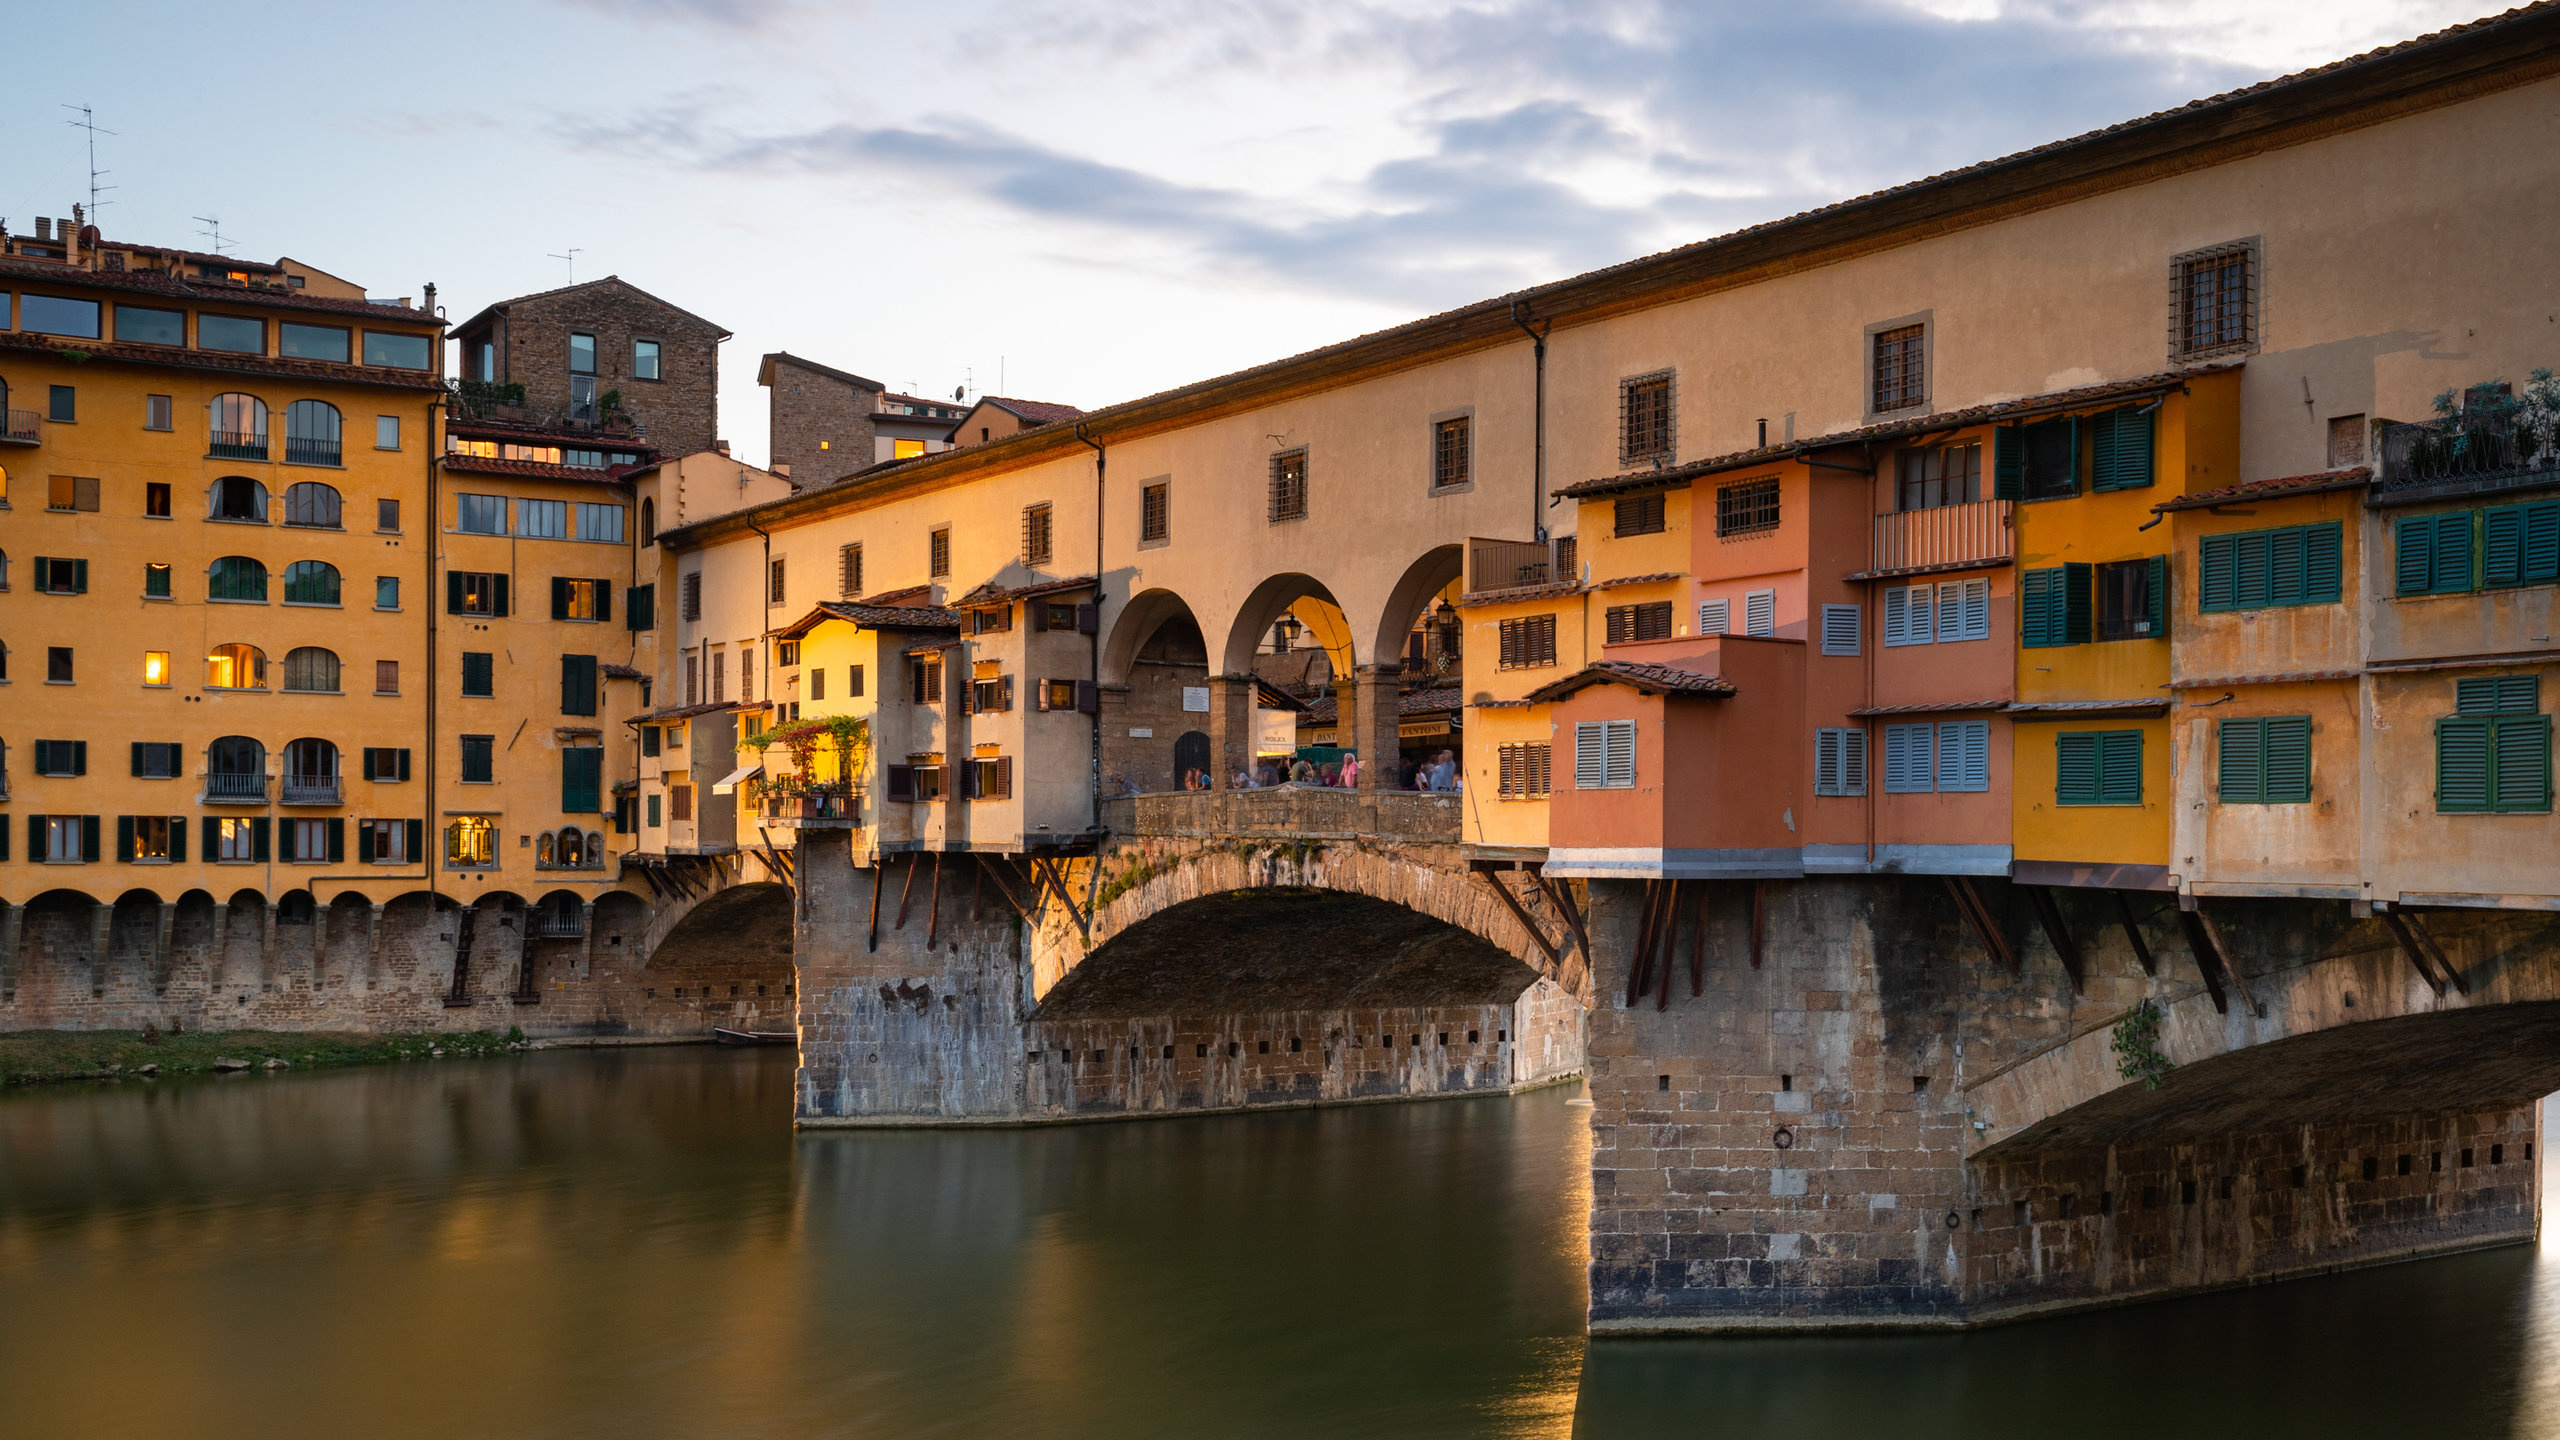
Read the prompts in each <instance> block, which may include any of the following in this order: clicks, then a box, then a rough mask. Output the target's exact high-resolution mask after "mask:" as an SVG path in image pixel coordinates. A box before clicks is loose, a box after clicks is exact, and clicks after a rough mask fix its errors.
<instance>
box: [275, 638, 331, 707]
mask: <svg viewBox="0 0 2560 1440" xmlns="http://www.w3.org/2000/svg"><path fill="white" fill-rule="evenodd" d="M284 688H286V689H287V690H300V691H305V692H308V693H313V694H324V695H334V694H336V693H337V691H338V653H337V652H336V651H334V650H323V649H321V648H320V647H319V646H317V645H297V646H295V647H294V648H293V649H291V650H288V651H286V652H285V657H284Z"/></svg>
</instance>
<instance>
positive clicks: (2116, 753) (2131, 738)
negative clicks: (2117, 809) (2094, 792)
mask: <svg viewBox="0 0 2560 1440" xmlns="http://www.w3.org/2000/svg"><path fill="white" fill-rule="evenodd" d="M2098 741H2099V745H2098V803H2100V804H2102V805H2139V804H2141V803H2142V732H2141V731H2139V730H2116V731H2110V732H2108V733H2106V734H2103V735H2100V736H2099V737H2098Z"/></svg>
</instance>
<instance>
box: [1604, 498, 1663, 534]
mask: <svg viewBox="0 0 2560 1440" xmlns="http://www.w3.org/2000/svg"><path fill="white" fill-rule="evenodd" d="M1663 499H1664V497H1663V496H1661V495H1629V496H1627V497H1626V498H1624V499H1622V500H1620V501H1618V502H1617V505H1616V506H1615V507H1614V508H1615V511H1616V517H1615V518H1616V520H1617V526H1616V529H1617V533H1618V534H1620V535H1659V534H1661V533H1662V527H1663Z"/></svg>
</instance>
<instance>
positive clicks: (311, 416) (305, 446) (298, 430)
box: [284, 400, 341, 465]
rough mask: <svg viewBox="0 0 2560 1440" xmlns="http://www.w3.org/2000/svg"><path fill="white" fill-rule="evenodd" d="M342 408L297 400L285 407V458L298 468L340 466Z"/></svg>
mask: <svg viewBox="0 0 2560 1440" xmlns="http://www.w3.org/2000/svg"><path fill="white" fill-rule="evenodd" d="M340 428H341V427H340V422H339V419H338V407H337V406H335V405H332V404H330V403H329V402H328V401H326V400H296V401H294V402H293V403H292V404H290V405H287V406H286V407H284V458H285V460H286V461H287V463H289V464H294V465H335V464H337V463H338V434H339V430H340Z"/></svg>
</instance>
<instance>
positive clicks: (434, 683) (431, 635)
mask: <svg viewBox="0 0 2560 1440" xmlns="http://www.w3.org/2000/svg"><path fill="white" fill-rule="evenodd" d="M436 361H437V365H438V367H439V368H441V367H442V365H443V361H444V347H443V346H442V345H438V346H437V347H436ZM439 378H441V377H439ZM444 405H445V397H444V394H443V392H442V391H439V392H437V394H436V397H435V398H434V399H432V400H429V401H428V402H427V417H426V418H427V433H426V436H425V438H424V439H422V440H420V441H419V448H421V449H423V450H425V451H426V452H427V513H426V514H425V515H424V516H423V517H421V521H420V523H421V525H422V526H423V529H422V531H421V533H422V534H423V535H424V536H425V538H426V546H425V549H426V552H427V554H426V562H427V593H426V594H424V595H422V596H420V597H418V598H419V599H420V601H421V602H423V603H421V604H420V605H419V606H418V608H419V609H420V610H421V611H423V612H425V619H426V624H427V673H426V676H425V679H426V682H427V706H426V733H425V734H424V736H423V737H421V740H420V744H421V746H422V749H421V751H420V753H422V754H424V755H425V756H426V757H427V767H426V768H427V812H426V814H425V815H424V816H423V817H422V818H423V819H424V820H425V821H426V823H425V824H423V825H421V826H419V827H418V843H419V848H420V849H422V850H424V851H425V852H426V853H424V854H422V855H415V856H412V857H410V858H412V859H414V860H416V861H417V862H418V863H419V864H421V865H422V866H424V867H425V868H426V876H427V919H428V922H429V926H430V931H431V932H432V927H433V922H434V921H435V918H436V874H437V869H436V860H435V852H436V851H438V850H440V849H442V848H444V847H443V846H442V845H440V844H439V843H438V842H439V841H440V840H441V839H442V838H443V834H442V829H443V827H441V826H439V825H437V824H436V820H437V818H438V816H437V813H436V765H437V761H436V696H437V695H438V693H440V692H441V691H442V690H443V688H444V687H443V685H442V684H441V682H440V679H439V672H438V671H437V669H436V636H437V633H438V629H439V622H438V618H437V617H438V616H440V615H441V614H442V613H443V612H442V611H439V610H437V609H436V602H437V601H439V600H442V599H443V598H444V596H443V595H442V594H440V593H438V592H439V588H440V587H438V586H437V584H436V580H437V578H438V577H437V574H436V570H437V566H436V561H437V559H438V558H439V556H440V555H441V554H442V552H443V549H444V544H443V541H444V524H443V520H444V508H443V500H442V494H441V491H442V487H441V485H440V483H439V482H440V481H441V479H442V477H443V475H444V465H443V460H444V456H443V454H442V453H441V451H440V449H439V448H438V446H437V444H436V441H437V440H438V439H439V438H440V437H438V436H437V434H436V412H437V411H439V410H442V409H443V408H444ZM404 528H405V527H404Z"/></svg>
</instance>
